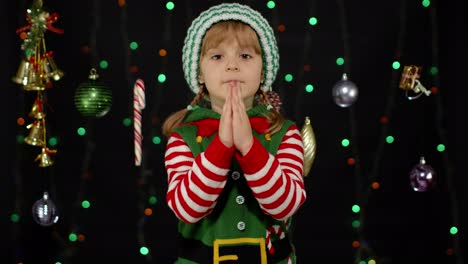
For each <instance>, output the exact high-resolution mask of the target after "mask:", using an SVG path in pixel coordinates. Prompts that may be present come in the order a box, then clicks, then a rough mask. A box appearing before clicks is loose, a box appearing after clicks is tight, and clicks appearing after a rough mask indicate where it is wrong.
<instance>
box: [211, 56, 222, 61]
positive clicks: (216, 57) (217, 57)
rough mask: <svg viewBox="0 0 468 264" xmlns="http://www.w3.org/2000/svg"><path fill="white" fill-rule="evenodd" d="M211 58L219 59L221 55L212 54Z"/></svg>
mask: <svg viewBox="0 0 468 264" xmlns="http://www.w3.org/2000/svg"><path fill="white" fill-rule="evenodd" d="M211 59H212V60H219V59H221V55H213V56H211Z"/></svg>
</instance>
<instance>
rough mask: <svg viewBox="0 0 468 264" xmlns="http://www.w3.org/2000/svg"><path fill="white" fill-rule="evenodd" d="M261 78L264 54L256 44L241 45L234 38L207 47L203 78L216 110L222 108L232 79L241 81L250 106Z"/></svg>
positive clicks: (244, 98) (202, 66)
mask: <svg viewBox="0 0 468 264" xmlns="http://www.w3.org/2000/svg"><path fill="white" fill-rule="evenodd" d="M261 79H262V56H261V55H260V54H258V53H256V52H255V49H254V48H253V47H240V46H239V43H238V42H237V41H236V40H235V38H232V39H228V40H225V41H223V42H221V43H220V44H219V45H218V46H216V47H213V48H210V49H208V50H207V51H206V52H205V54H204V55H203V57H202V58H201V62H200V81H201V82H202V83H204V84H205V86H206V88H207V90H208V93H209V96H210V101H211V107H212V108H213V110H215V111H217V110H221V109H222V108H223V105H224V101H225V98H226V95H227V92H228V87H229V85H230V84H229V82H230V81H238V82H239V85H240V89H241V94H242V99H243V100H244V104H245V107H246V109H249V108H251V107H252V105H253V100H254V96H255V93H256V92H257V90H258V89H259V87H260V82H261ZM218 112H219V111H218Z"/></svg>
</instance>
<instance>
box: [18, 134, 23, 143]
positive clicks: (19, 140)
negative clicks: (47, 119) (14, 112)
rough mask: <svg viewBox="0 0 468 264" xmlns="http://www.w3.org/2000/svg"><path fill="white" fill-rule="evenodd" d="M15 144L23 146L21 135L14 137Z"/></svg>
mask: <svg viewBox="0 0 468 264" xmlns="http://www.w3.org/2000/svg"><path fill="white" fill-rule="evenodd" d="M16 143H18V144H23V143H24V136H23V135H17V136H16Z"/></svg>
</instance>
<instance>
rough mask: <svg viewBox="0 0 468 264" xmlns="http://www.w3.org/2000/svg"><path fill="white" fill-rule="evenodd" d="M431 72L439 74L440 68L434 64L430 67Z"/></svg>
mask: <svg viewBox="0 0 468 264" xmlns="http://www.w3.org/2000/svg"><path fill="white" fill-rule="evenodd" d="M429 72H430V73H431V75H437V74H438V73H439V68H437V67H435V66H432V67H431V68H430V69H429Z"/></svg>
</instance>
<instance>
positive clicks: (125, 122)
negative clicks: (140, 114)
mask: <svg viewBox="0 0 468 264" xmlns="http://www.w3.org/2000/svg"><path fill="white" fill-rule="evenodd" d="M122 124H123V125H124V126H126V127H129V126H130V125H131V124H132V120H131V119H130V118H129V117H126V118H124V119H123V120H122Z"/></svg>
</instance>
